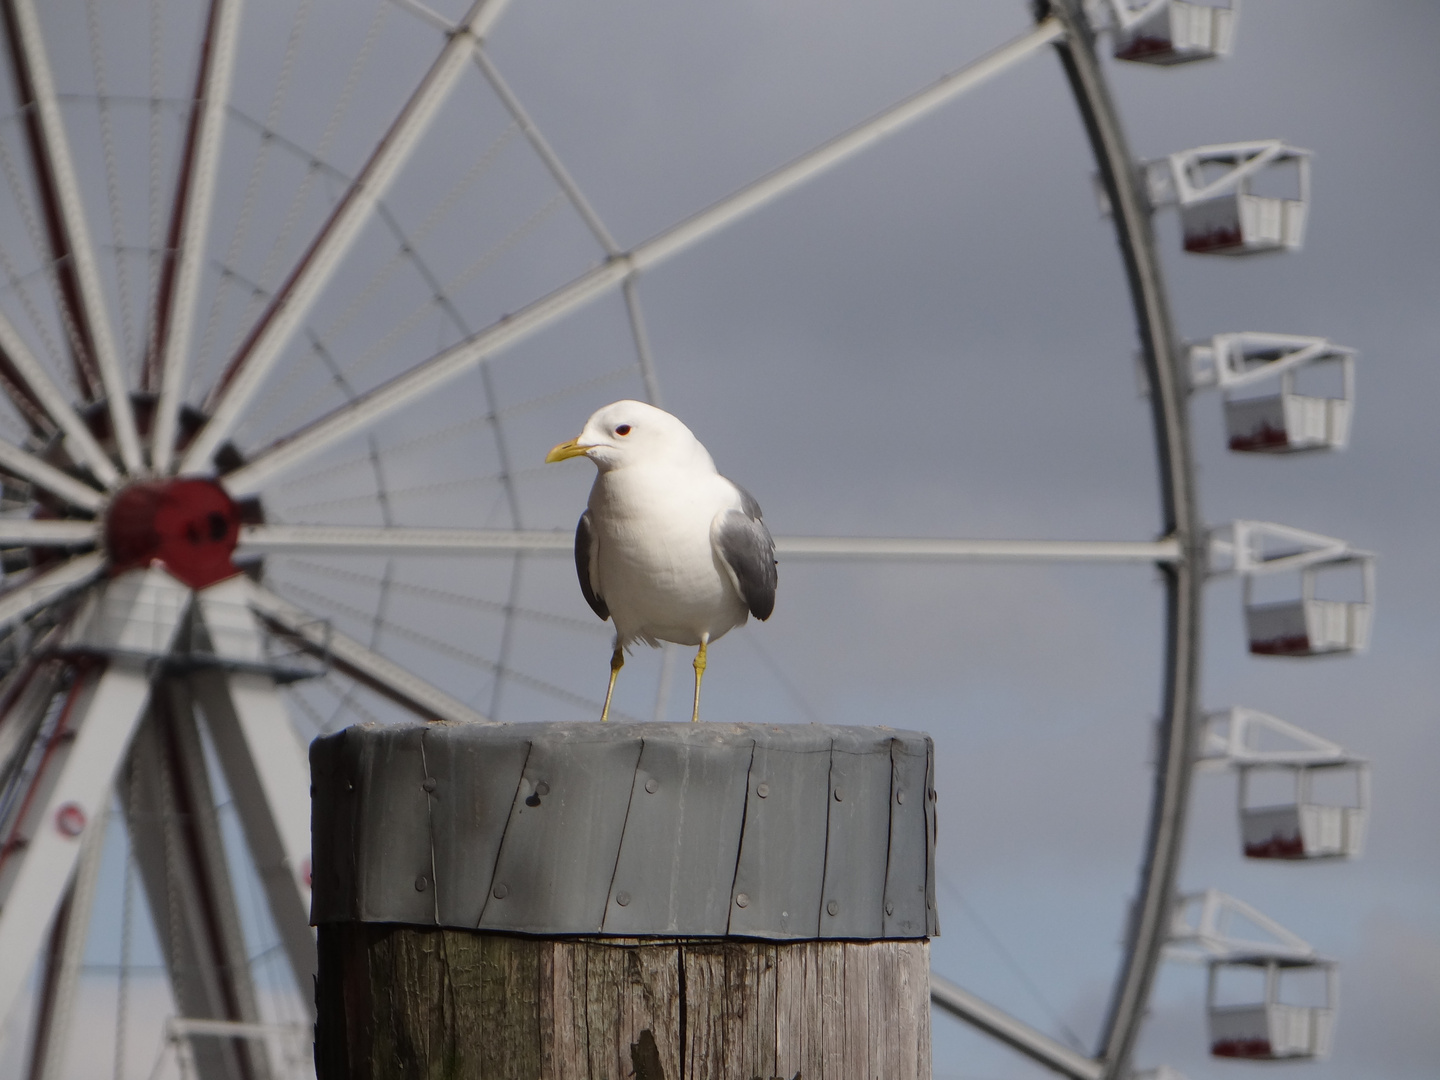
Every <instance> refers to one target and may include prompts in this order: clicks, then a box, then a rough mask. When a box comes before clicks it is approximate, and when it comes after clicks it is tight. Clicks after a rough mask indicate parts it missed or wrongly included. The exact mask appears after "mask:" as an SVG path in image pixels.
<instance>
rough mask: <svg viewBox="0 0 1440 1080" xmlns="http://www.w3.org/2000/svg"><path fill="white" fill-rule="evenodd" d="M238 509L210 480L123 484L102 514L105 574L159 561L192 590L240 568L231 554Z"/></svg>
mask: <svg viewBox="0 0 1440 1080" xmlns="http://www.w3.org/2000/svg"><path fill="white" fill-rule="evenodd" d="M239 540H240V509H239V507H237V506H236V505H235V501H234V500H233V499H231V498H230V496H229V495H227V494H226V493H225V489H224V488H222V487H221V486H220V485H219V484H217V483H215V481H213V480H148V481H140V482H138V483H134V484H131V485H130V486H128V487H126V488H123V489H122V490H121V491H120V492H119V493H118V494H117V495H116V496H115V498H114V499H113V500H112V501H111V503H110V509H109V511H108V512H107V513H106V515H105V547H106V550H107V551H108V552H109V554H110V573H111V574H112V575H114V574H120V573H123V572H124V571H126V570H134V569H136V568H139V567H146V566H152V565H156V564H158V565H161V566H163V567H164V568H165V569H166V570H167V571H169V572H170V573H171V574H172V575H173V576H174V577H175V578H177V579H178V580H180V581H182V582H184V583H185V584H186V585H189V586H190V587H191V588H192V589H203V588H205V587H206V586H207V585H214V584H215V583H216V582H217V581H224V580H225V579H226V578H228V577H233V576H234V575H236V574H238V573H239V572H240V571H239V570H238V569H237V568H236V566H235V564H234V562H233V561H232V559H231V556H233V555H234V553H235V545H236V544H237V543H238V542H239Z"/></svg>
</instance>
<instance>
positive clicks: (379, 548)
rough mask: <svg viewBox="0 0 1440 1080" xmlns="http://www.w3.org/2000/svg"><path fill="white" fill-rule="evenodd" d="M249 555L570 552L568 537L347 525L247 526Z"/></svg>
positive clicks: (243, 534) (244, 545)
mask: <svg viewBox="0 0 1440 1080" xmlns="http://www.w3.org/2000/svg"><path fill="white" fill-rule="evenodd" d="M240 545H241V549H242V550H243V551H244V552H245V553H247V554H251V553H253V554H257V555H288V554H306V555H318V554H332V555H339V554H346V553H354V554H365V555H477V554H487V553H489V554H495V555H513V554H514V553H515V552H517V551H553V552H568V551H571V550H573V548H574V546H575V538H574V536H573V535H571V534H569V533H561V532H542V531H540V530H514V529H508V530H507V529H493V530H492V529H420V528H405V527H397V528H368V527H366V526H348V525H245V526H242V527H241V530H240Z"/></svg>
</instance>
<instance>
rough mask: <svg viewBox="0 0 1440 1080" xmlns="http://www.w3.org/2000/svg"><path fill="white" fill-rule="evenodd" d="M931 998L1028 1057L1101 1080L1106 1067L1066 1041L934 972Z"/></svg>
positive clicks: (1083, 1079)
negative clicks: (1032, 1025)
mask: <svg viewBox="0 0 1440 1080" xmlns="http://www.w3.org/2000/svg"><path fill="white" fill-rule="evenodd" d="M930 1000H931V1002H933V1003H934V1004H936V1005H938V1006H940V1008H942V1009H944V1010H945V1011H946V1012H948V1013H949V1014H950V1015H951V1016H955V1017H958V1018H959V1019H961V1020H964V1021H965V1022H966V1023H967V1024H972V1025H974V1026H975V1027H977V1028H979V1029H980V1030H981V1031H983V1032H985V1033H986V1034H987V1035H990V1036H992V1037H994V1038H996V1039H999V1040H1000V1041H1001V1042H1003V1043H1005V1044H1006V1045H1008V1046H1010V1047H1012V1048H1014V1049H1016V1050H1018V1051H1020V1053H1022V1054H1024V1055H1025V1056H1026V1057H1028V1058H1030V1059H1032V1060H1034V1061H1038V1062H1039V1063H1040V1064H1041V1065H1044V1066H1045V1067H1046V1068H1049V1069H1053V1070H1054V1071H1055V1072H1058V1073H1060V1074H1061V1075H1062V1076H1068V1077H1070V1078H1071V1080H1100V1078H1101V1077H1102V1076H1103V1075H1104V1074H1105V1066H1104V1065H1102V1064H1101V1063H1100V1062H1098V1061H1094V1060H1092V1059H1090V1058H1087V1057H1086V1056H1085V1055H1083V1054H1078V1053H1076V1052H1075V1051H1074V1050H1071V1049H1070V1047H1068V1046H1066V1045H1065V1044H1064V1043H1062V1042H1058V1041H1056V1040H1055V1039H1052V1038H1050V1036H1048V1035H1046V1034H1045V1033H1044V1032H1042V1031H1036V1030H1035V1029H1034V1028H1032V1027H1031V1026H1030V1025H1029V1024H1026V1023H1024V1022H1023V1021H1021V1020H1016V1019H1015V1018H1014V1017H1013V1016H1010V1015H1009V1014H1008V1013H1006V1012H1004V1011H1002V1010H1000V1009H997V1008H996V1007H995V1006H994V1005H991V1004H990V1003H989V1002H988V1001H984V1000H982V999H981V998H978V997H976V996H975V995H974V994H972V993H970V992H969V991H968V990H963V989H961V988H960V987H959V986H956V985H955V984H954V983H953V982H951V981H950V980H949V979H946V978H942V977H941V976H939V975H936V974H935V973H934V972H931V974H930Z"/></svg>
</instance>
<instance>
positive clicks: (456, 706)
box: [250, 586, 494, 724]
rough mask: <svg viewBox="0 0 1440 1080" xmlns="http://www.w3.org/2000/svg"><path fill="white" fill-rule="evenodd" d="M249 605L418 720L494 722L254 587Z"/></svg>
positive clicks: (279, 629)
mask: <svg viewBox="0 0 1440 1080" xmlns="http://www.w3.org/2000/svg"><path fill="white" fill-rule="evenodd" d="M250 606H251V608H252V609H253V610H254V611H255V613H256V614H258V615H259V616H260V617H261V619H263V620H264V621H265V623H266V624H267V625H268V626H269V627H270V628H271V629H272V630H274V631H276V632H277V633H280V634H283V635H284V636H285V637H286V638H288V639H289V640H291V641H293V642H294V643H295V644H296V645H298V646H299V647H300V648H302V649H304V650H306V651H307V652H309V653H311V654H313V655H315V656H319V657H322V658H324V659H326V660H328V661H329V662H331V663H333V664H334V665H335V666H336V667H337V668H339V669H340V670H341V671H343V672H345V674H347V675H349V676H351V677H352V678H354V679H358V680H359V681H360V682H362V683H364V684H365V685H366V686H368V687H370V689H372V690H374V691H375V692H376V693H377V694H381V695H382V696H384V697H387V698H389V699H390V700H391V701H393V702H395V703H396V704H398V705H401V706H403V707H404V708H407V709H409V710H410V711H411V712H413V713H415V714H416V715H417V716H419V717H420V718H421V719H423V720H453V721H457V722H459V723H466V724H493V723H494V721H493V720H490V719H488V718H487V717H485V716H482V715H481V714H480V713H478V712H476V711H475V710H474V709H472V708H470V707H469V706H468V705H465V704H464V703H463V702H460V701H457V700H456V699H455V698H453V697H451V696H450V695H449V694H447V693H445V691H443V690H441V689H439V688H438V687H435V686H432V685H430V684H429V683H428V682H426V681H425V680H424V679H421V678H419V677H418V676H415V675H412V674H411V673H410V672H409V671H406V670H405V669H404V668H403V667H401V666H400V665H399V664H397V663H395V662H394V661H392V660H387V659H385V657H383V656H381V655H380V654H379V653H377V652H374V651H373V650H371V649H367V648H366V647H365V646H364V645H361V644H360V643H359V642H358V641H356V640H355V639H354V638H351V637H347V636H346V635H344V634H342V633H339V632H338V631H336V630H332V629H331V628H330V626H329V625H328V624H327V623H326V622H324V621H323V620H320V619H317V618H315V617H314V616H313V615H310V614H309V613H308V612H306V611H303V610H301V609H300V608H297V607H295V606H294V605H293V604H291V603H289V602H288V601H285V600H282V599H281V598H280V597H278V596H276V595H275V594H274V593H272V592H270V591H269V590H268V589H262V588H259V587H258V586H257V587H256V588H255V590H254V592H253V593H252V594H251V596H250Z"/></svg>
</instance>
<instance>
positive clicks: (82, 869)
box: [28, 803, 110, 1080]
mask: <svg viewBox="0 0 1440 1080" xmlns="http://www.w3.org/2000/svg"><path fill="white" fill-rule="evenodd" d="M109 818H110V806H109V804H108V803H105V804H102V807H101V810H100V813H99V814H98V815H97V817H96V819H95V820H94V821H92V822H91V823H90V827H89V828H88V829H86V830H85V835H84V838H83V839H82V840H81V842H80V862H79V865H77V866H76V867H75V877H74V879H73V880H72V881H71V882H70V888H69V891H68V892H66V894H65V899H64V901H63V902H62V903H61V905H60V910H59V911H57V912H56V913H55V922H54V924H53V925H52V926H51V928H50V938H49V942H48V945H47V947H46V951H45V958H44V963H45V970H44V973H43V975H42V976H41V979H40V999H39V1001H38V1002H37V1003H36V1007H35V1021H34V1023H33V1025H32V1027H31V1030H32V1032H33V1034H32V1037H31V1040H30V1070H29V1074H28V1075H29V1080H60V1077H61V1076H63V1075H64V1070H65V1055H66V1052H67V1051H68V1050H69V1049H70V1021H71V1018H72V1016H73V1014H74V1005H75V992H76V990H77V989H79V986H80V965H81V962H82V961H83V960H84V959H85V938H86V934H87V933H88V931H89V929H90V915H91V912H92V911H93V910H94V907H95V893H96V890H97V887H98V886H99V884H100V861H101V856H102V855H103V854H104V851H105V827H106V824H107V823H108V821H109Z"/></svg>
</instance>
